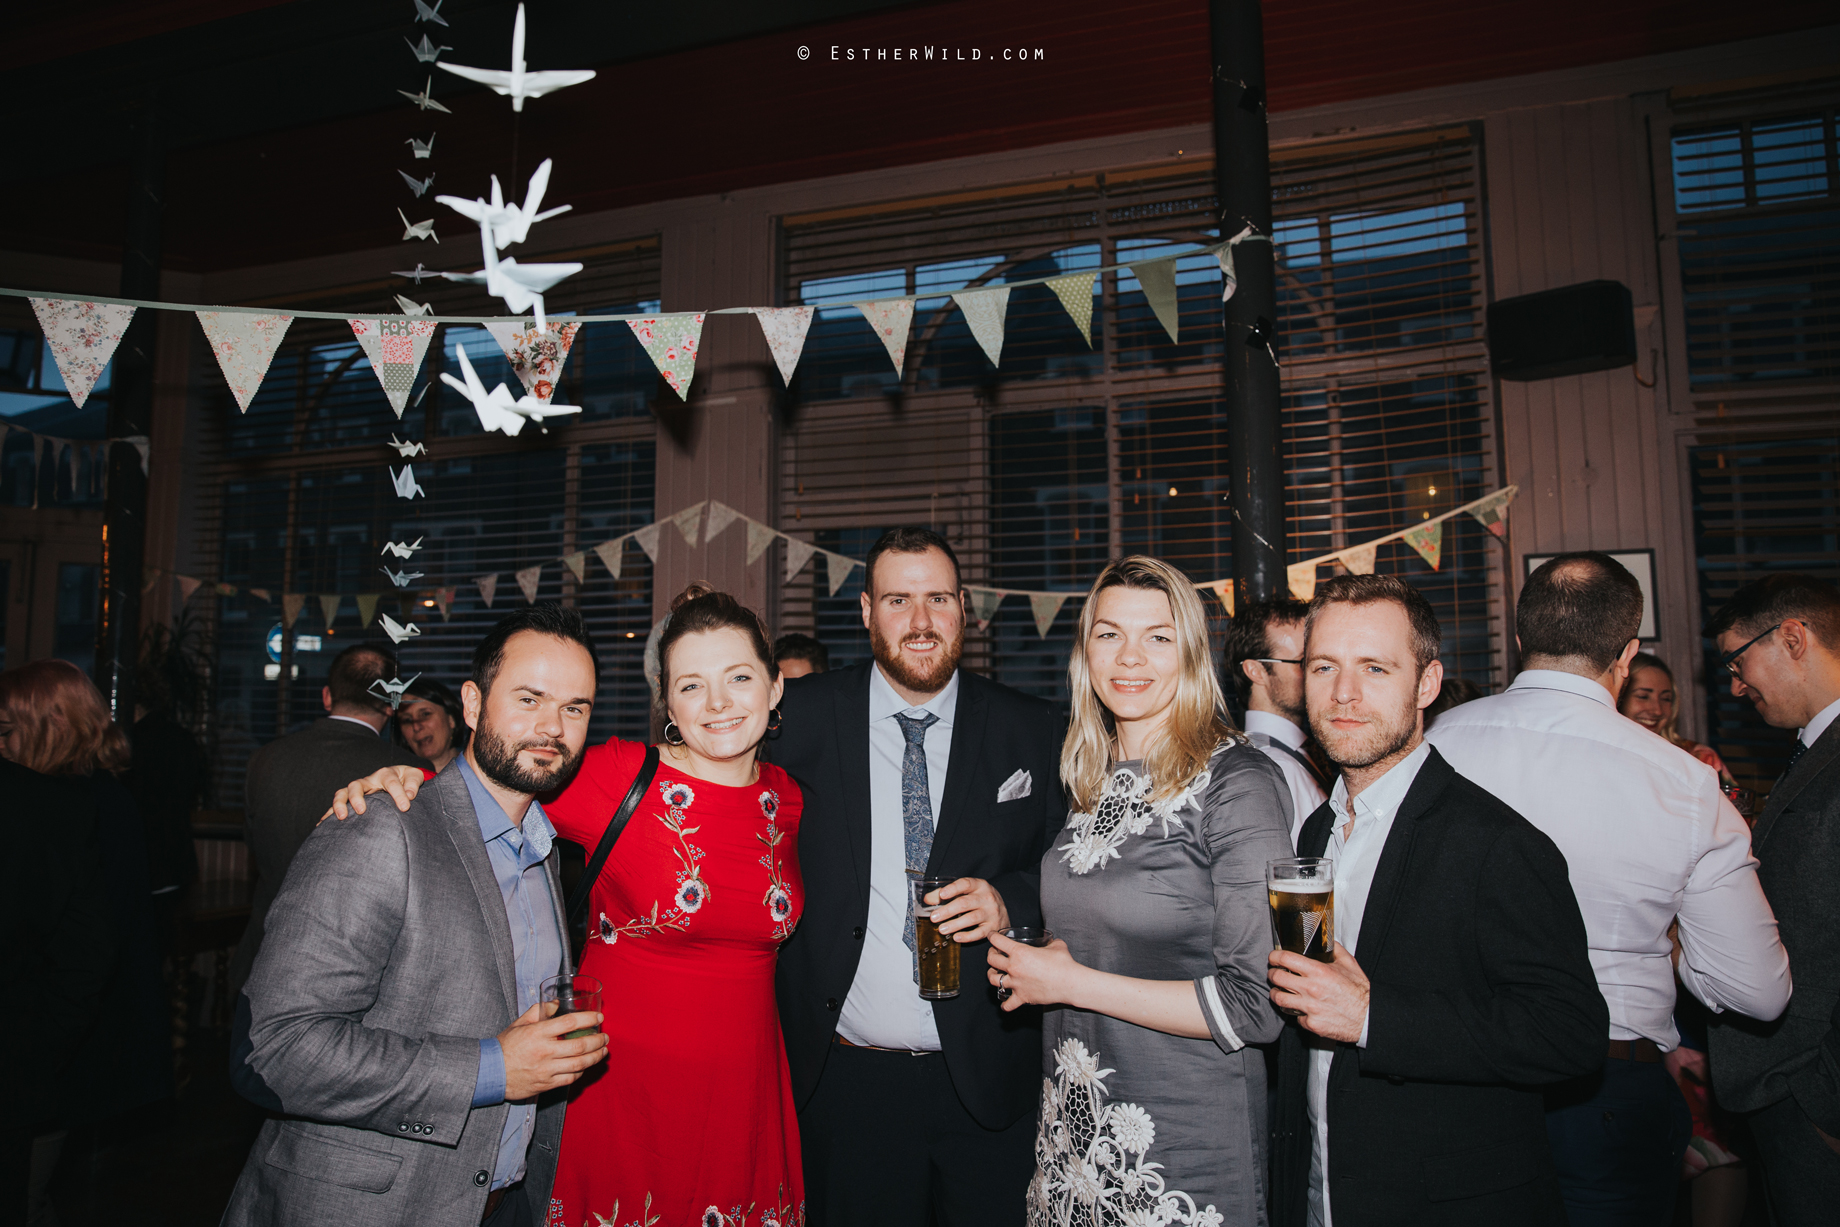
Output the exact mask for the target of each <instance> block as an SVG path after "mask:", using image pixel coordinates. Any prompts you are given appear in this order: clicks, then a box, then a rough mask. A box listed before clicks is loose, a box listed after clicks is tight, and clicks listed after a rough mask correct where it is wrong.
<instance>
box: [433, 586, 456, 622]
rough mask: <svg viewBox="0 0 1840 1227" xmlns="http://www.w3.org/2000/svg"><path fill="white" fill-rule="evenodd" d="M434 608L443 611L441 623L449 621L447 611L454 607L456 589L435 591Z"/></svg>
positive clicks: (438, 589)
mask: <svg viewBox="0 0 1840 1227" xmlns="http://www.w3.org/2000/svg"><path fill="white" fill-rule="evenodd" d="M434 606H435V608H436V609H438V610H440V611H441V621H443V622H445V621H447V611H448V610H450V609H452V608H453V607H454V589H452V588H436V589H435V590H434Z"/></svg>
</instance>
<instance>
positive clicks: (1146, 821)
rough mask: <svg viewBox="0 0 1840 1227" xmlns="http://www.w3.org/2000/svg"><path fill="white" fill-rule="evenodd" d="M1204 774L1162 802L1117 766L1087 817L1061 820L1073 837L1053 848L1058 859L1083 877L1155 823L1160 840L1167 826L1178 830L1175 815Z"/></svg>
mask: <svg viewBox="0 0 1840 1227" xmlns="http://www.w3.org/2000/svg"><path fill="white" fill-rule="evenodd" d="M1209 774H1210V773H1209V772H1207V771H1203V772H1202V773H1201V774H1200V775H1197V776H1196V777H1195V778H1194V779H1192V780H1190V781H1189V782H1188V786H1187V787H1186V788H1183V789H1182V790H1181V791H1180V792H1178V793H1176V795H1175V796H1173V797H1170V798H1169V799H1168V800H1167V801H1151V800H1150V797H1149V794H1150V781H1149V780H1148V779H1147V778H1144V777H1141V776H1139V775H1138V774H1137V773H1136V772H1134V771H1130V770H1128V769H1126V768H1124V767H1120V768H1118V769H1117V770H1115V771H1113V772H1112V776H1111V778H1110V779H1109V780H1107V781H1106V782H1105V791H1104V792H1103V793H1101V794H1100V796H1099V804H1097V805H1095V806H1094V807H1093V811H1092V813H1090V814H1074V815H1072V816H1071V817H1069V818H1068V819H1067V831H1068V833H1069V834H1071V835H1072V836H1073V838H1072V839H1070V840H1068V841H1067V842H1066V843H1064V844H1062V845H1061V846H1060V847H1059V848H1057V849H1055V850H1056V851H1057V852H1060V853H1063V855H1062V857H1061V859H1062V860H1063V861H1066V862H1067V863H1068V865H1069V867H1070V868H1072V870H1073V872H1075V873H1081V874H1084V873H1091V872H1092V871H1093V870H1095V869H1103V868H1105V863H1106V862H1107V861H1110V860H1116V859H1118V857H1119V856H1121V855H1122V854H1121V853H1120V852H1119V851H1118V849H1119V848H1120V847H1121V846H1122V845H1123V844H1124V841H1125V839H1126V838H1127V837H1128V836H1132V835H1142V834H1143V833H1144V832H1145V831H1148V830H1149V829H1150V824H1151V823H1152V822H1154V821H1156V820H1158V819H1160V820H1161V821H1162V823H1163V838H1165V839H1167V838H1169V828H1170V827H1171V826H1172V825H1173V826H1174V827H1176V829H1178V830H1180V829H1182V820H1181V819H1180V818H1178V817H1176V814H1177V813H1178V812H1180V811H1181V810H1182V809H1183V807H1185V806H1187V805H1188V804H1190V803H1191V802H1193V801H1194V800H1195V798H1196V797H1198V796H1200V795H1201V790H1202V789H1204V788H1206V787H1207V784H1208V778H1209Z"/></svg>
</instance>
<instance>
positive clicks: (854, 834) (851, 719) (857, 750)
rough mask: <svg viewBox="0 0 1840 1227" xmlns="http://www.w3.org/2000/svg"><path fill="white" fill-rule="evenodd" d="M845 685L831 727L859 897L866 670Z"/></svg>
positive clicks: (865, 804)
mask: <svg viewBox="0 0 1840 1227" xmlns="http://www.w3.org/2000/svg"><path fill="white" fill-rule="evenodd" d="M873 668H875V665H874V664H873V663H871V664H869V665H867V666H865V667H864V668H863V671H862V673H861V675H860V676H859V677H857V678H855V679H854V680H852V681H851V683H850V684H849V685H847V686H841V687H839V688H838V690H837V695H836V698H835V700H834V704H835V712H836V718H835V720H834V722H833V724H832V727H833V728H834V729H835V730H836V735H837V771H838V774H839V775H841V776H842V777H843V778H842V781H841V782H842V784H843V796H842V797H841V798H840V800H841V801H842V810H843V812H842V814H841V818H842V820H843V829H844V832H845V834H846V835H847V836H848V838H849V841H850V860H851V863H852V864H853V865H855V867H856V889H857V893H858V894H859V895H861V896H862V897H863V898H865V899H866V898H868V895H869V840H870V826H871V823H870V814H869V670H870V669H873Z"/></svg>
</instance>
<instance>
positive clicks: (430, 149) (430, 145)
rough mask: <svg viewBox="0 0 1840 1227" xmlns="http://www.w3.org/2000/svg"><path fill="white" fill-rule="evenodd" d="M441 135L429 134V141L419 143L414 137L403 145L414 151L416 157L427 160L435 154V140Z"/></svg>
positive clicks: (436, 133)
mask: <svg viewBox="0 0 1840 1227" xmlns="http://www.w3.org/2000/svg"><path fill="white" fill-rule="evenodd" d="M439 135H441V134H440V133H439V132H430V133H429V134H428V139H427V140H425V141H418V140H416V139H415V138H414V137H413V136H412V137H410V138H409V139H408V140H406V141H404V142H403V144H405V145H407V146H408V147H409V148H410V149H411V150H413V151H414V153H415V156H416V157H418V158H426V157H429V156H431V155H432V154H433V153H434V138H435V137H437V136H439Z"/></svg>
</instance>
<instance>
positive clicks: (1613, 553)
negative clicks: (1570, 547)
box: [1521, 549, 1661, 642]
mask: <svg viewBox="0 0 1840 1227" xmlns="http://www.w3.org/2000/svg"><path fill="white" fill-rule="evenodd" d="M1604 553H1606V554H1608V555H1610V557H1612V558H1614V559H1616V560H1617V561H1618V562H1620V563H1622V564H1623V566H1624V568H1625V569H1626V570H1628V572H1629V573H1630V574H1631V575H1633V576H1635V577H1636V583H1638V584H1640V585H1641V586H1642V626H1641V628H1640V629H1639V630H1637V631H1636V638H1638V639H1641V640H1643V641H1644V642H1647V641H1649V640H1654V639H1659V638H1661V623H1660V621H1659V620H1658V619H1657V618H1656V617H1655V551H1654V550H1652V549H1648V550H1605V551H1604ZM1556 557H1558V555H1556V554H1528V555H1526V556H1525V557H1524V558H1523V559H1522V560H1521V566H1522V570H1521V583H1523V584H1525V583H1526V582H1527V577H1528V576H1530V575H1532V574H1533V573H1534V572H1535V571H1537V570H1539V568H1540V566H1541V565H1542V564H1544V563H1548V562H1551V561H1552V560H1553V559H1554V558H1556Z"/></svg>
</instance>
